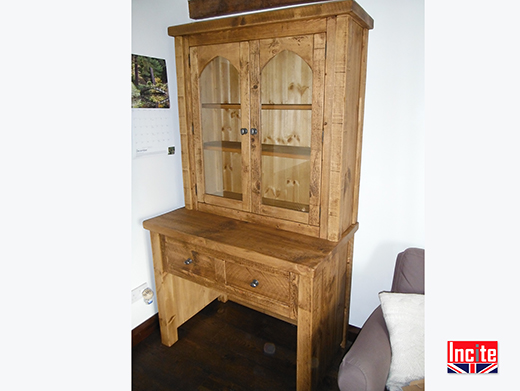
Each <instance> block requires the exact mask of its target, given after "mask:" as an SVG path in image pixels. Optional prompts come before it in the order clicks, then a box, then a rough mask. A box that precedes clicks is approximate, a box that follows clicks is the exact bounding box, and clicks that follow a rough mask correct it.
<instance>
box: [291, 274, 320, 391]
mask: <svg viewBox="0 0 520 391" xmlns="http://www.w3.org/2000/svg"><path fill="white" fill-rule="evenodd" d="M312 285H313V281H312V279H311V278H310V277H306V276H300V281H299V289H298V324H297V327H298V330H297V338H298V341H297V346H296V390H297V391H307V390H312V389H313V388H314V386H315V383H316V382H317V378H316V376H317V367H318V366H319V361H318V357H317V356H318V353H317V346H318V344H319V342H318V341H317V337H318V335H319V333H317V332H316V325H317V324H316V322H315V319H314V318H315V316H316V311H315V308H314V307H315V305H314V304H315V301H314V300H313V293H312V291H313V290H312Z"/></svg>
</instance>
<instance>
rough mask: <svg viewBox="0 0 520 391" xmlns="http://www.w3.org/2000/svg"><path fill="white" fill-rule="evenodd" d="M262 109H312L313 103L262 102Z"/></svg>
mask: <svg viewBox="0 0 520 391" xmlns="http://www.w3.org/2000/svg"><path fill="white" fill-rule="evenodd" d="M262 110H312V104H277V103H262Z"/></svg>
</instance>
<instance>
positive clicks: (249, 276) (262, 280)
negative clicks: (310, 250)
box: [226, 262, 291, 304]
mask: <svg viewBox="0 0 520 391" xmlns="http://www.w3.org/2000/svg"><path fill="white" fill-rule="evenodd" d="M226 284H227V285H228V286H231V287H234V288H238V289H240V290H242V291H247V292H251V293H254V294H257V295H261V296H264V297H267V298H270V299H272V300H276V301H278V302H282V303H286V304H289V303H290V296H291V284H290V277H289V273H287V274H281V273H280V274H279V273H272V272H269V271H266V270H262V269H259V268H254V267H249V266H245V265H240V264H237V263H233V262H226Z"/></svg>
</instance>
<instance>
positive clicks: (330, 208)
mask: <svg viewBox="0 0 520 391" xmlns="http://www.w3.org/2000/svg"><path fill="white" fill-rule="evenodd" d="M347 31H348V18H347V17H345V16H341V17H338V18H336V28H335V33H334V40H335V43H334V59H332V61H333V64H332V69H331V71H332V72H333V73H334V85H333V86H332V94H333V97H332V101H331V113H330V116H329V118H328V120H327V121H326V122H327V123H328V122H329V121H330V126H329V128H328V129H329V133H330V134H329V135H328V137H327V141H329V143H330V145H329V147H328V153H329V154H330V163H329V166H328V167H327V168H326V169H328V170H329V181H328V183H327V184H326V186H328V199H325V202H327V203H328V204H327V212H328V216H327V218H328V221H327V239H329V240H332V241H338V240H339V238H340V235H341V234H340V232H339V231H340V224H341V213H342V210H341V196H342V189H341V182H342V172H341V169H342V162H343V159H344V156H343V152H344V151H343V149H342V147H343V129H344V124H345V94H346V91H345V89H346V71H347V64H346V56H347V53H346V48H347ZM327 60H328V61H329V59H327ZM322 214H323V212H322Z"/></svg>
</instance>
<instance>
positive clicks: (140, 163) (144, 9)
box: [128, 0, 190, 328]
mask: <svg viewBox="0 0 520 391" xmlns="http://www.w3.org/2000/svg"><path fill="white" fill-rule="evenodd" d="M188 22H190V19H189V17H188V2H187V1H184V0H133V1H132V53H133V54H140V55H143V56H149V57H156V58H162V59H165V60H166V66H167V69H168V87H169V91H170V101H171V104H170V108H169V109H164V110H163V109H161V110H162V111H163V112H164V113H165V116H171V126H172V129H173V132H174V145H175V149H176V153H175V155H167V154H166V153H164V154H152V155H144V156H138V157H135V158H133V159H132V276H131V285H130V286H129V287H128V290H129V291H130V290H132V289H134V288H137V287H138V286H140V285H141V284H143V283H147V284H149V286H150V287H151V288H152V289H153V290H154V291H155V283H154V276H153V263H152V252H151V247H150V237H149V232H148V231H146V230H145V229H144V228H143V226H142V222H143V220H146V219H148V218H150V217H153V216H157V215H159V214H162V213H165V212H168V211H170V210H173V209H177V208H179V207H181V206H184V193H183V190H182V164H181V146H180V135H179V125H178V123H179V119H178V111H177V79H176V74H175V52H174V45H173V38H171V37H170V36H168V34H167V28H168V26H171V25H173V24H182V23H188ZM155 313H157V302H156V301H154V303H153V304H151V305H147V304H145V303H144V301H143V300H139V301H138V302H136V303H133V304H132V328H134V327H136V326H138V325H139V324H141V323H142V322H144V321H145V320H147V319H148V318H149V317H151V316H152V315H154V314H155Z"/></svg>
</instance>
